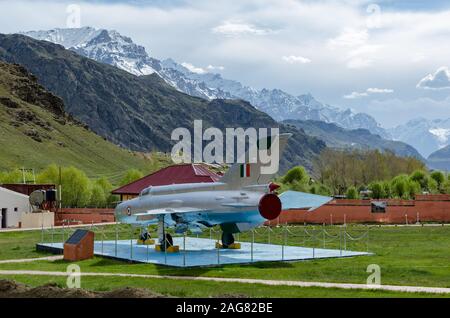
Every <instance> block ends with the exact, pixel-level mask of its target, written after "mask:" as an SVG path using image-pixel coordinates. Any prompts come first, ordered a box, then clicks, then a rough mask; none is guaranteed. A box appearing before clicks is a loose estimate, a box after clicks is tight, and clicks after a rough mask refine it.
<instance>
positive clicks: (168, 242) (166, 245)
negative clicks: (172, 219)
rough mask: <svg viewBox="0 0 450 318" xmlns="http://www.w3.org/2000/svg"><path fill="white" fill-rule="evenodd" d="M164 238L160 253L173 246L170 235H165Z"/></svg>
mask: <svg viewBox="0 0 450 318" xmlns="http://www.w3.org/2000/svg"><path fill="white" fill-rule="evenodd" d="M165 237H166V239H165V240H164V242H161V250H162V251H165V250H166V249H167V248H169V247H170V246H173V238H172V235H170V234H169V233H166V235H165Z"/></svg>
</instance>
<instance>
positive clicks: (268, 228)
mask: <svg viewBox="0 0 450 318" xmlns="http://www.w3.org/2000/svg"><path fill="white" fill-rule="evenodd" d="M270 231H271V229H270V226H268V227H267V233H268V234H267V236H268V238H267V241H268V244H270Z"/></svg>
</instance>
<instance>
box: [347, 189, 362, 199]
mask: <svg viewBox="0 0 450 318" xmlns="http://www.w3.org/2000/svg"><path fill="white" fill-rule="evenodd" d="M346 197H347V199H358V198H359V195H358V191H357V190H356V188H355V187H354V186H351V187H349V188H348V190H347V193H346Z"/></svg>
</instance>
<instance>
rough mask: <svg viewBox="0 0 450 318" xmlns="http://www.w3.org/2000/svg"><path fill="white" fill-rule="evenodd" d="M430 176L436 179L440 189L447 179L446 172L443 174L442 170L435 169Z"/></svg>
mask: <svg viewBox="0 0 450 318" xmlns="http://www.w3.org/2000/svg"><path fill="white" fill-rule="evenodd" d="M430 177H431V178H432V179H433V180H434V181H436V183H437V186H438V189H439V190H440V189H441V187H442V184H443V183H444V181H445V176H444V174H443V173H442V172H440V171H433V172H432V173H431V174H430Z"/></svg>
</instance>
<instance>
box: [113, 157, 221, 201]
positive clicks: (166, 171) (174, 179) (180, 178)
mask: <svg viewBox="0 0 450 318" xmlns="http://www.w3.org/2000/svg"><path fill="white" fill-rule="evenodd" d="M219 179H220V176H219V175H217V174H216V173H214V172H212V171H210V170H209V169H208V168H207V166H205V165H203V164H181V165H175V166H169V167H167V168H163V169H161V170H159V171H157V172H154V173H152V174H150V175H148V176H146V177H143V178H141V179H139V180H136V181H134V182H132V183H130V184H127V185H124V186H123V187H120V188H118V189H116V190H114V191H112V193H113V194H131V195H138V194H139V193H141V191H142V190H144V189H145V188H148V187H149V186H162V185H170V184H181V183H201V182H216V181H218V180H219Z"/></svg>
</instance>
